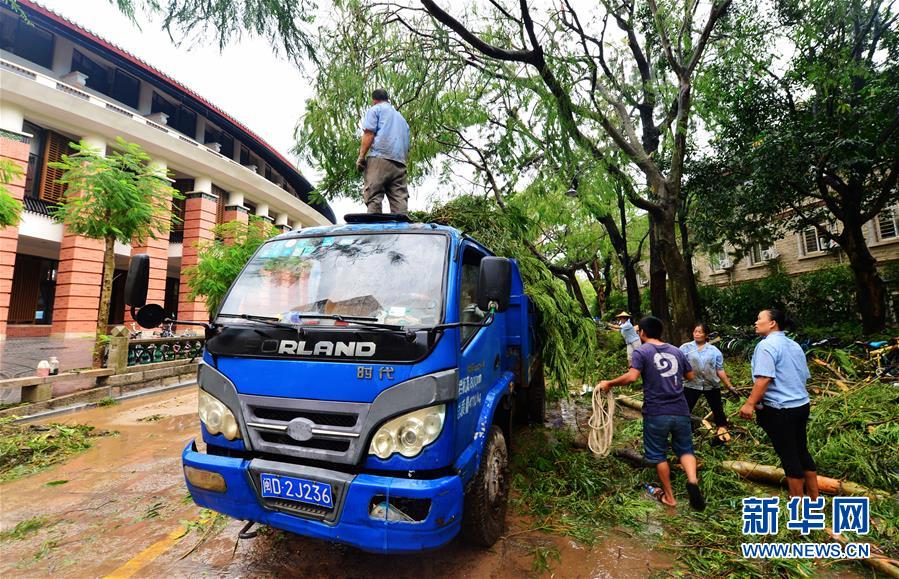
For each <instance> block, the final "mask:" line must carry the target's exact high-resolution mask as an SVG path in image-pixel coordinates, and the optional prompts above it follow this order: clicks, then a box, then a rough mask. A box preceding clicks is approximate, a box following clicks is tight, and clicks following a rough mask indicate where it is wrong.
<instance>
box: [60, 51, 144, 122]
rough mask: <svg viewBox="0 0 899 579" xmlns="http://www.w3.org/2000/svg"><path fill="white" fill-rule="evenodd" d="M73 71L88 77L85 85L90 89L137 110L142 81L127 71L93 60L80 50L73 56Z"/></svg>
mask: <svg viewBox="0 0 899 579" xmlns="http://www.w3.org/2000/svg"><path fill="white" fill-rule="evenodd" d="M72 70H77V71H78V72H83V73H84V74H86V75H87V81H86V82H85V84H86V85H87V87H88V88H90V89H93V90H95V91H97V92H98V93H100V94H105V95H106V96H108V97H110V98H112V99H114V100H117V101H119V102H120V103H122V104H124V105H127V106H129V107H131V108H133V109H136V108H137V104H138V100H139V98H140V81H139V80H137V79H136V78H135V77H133V76H131V75H130V74H128V73H126V72H125V71H123V70H120V69H118V68H111V67H107V66H105V65H103V64H100V63H99V62H96V61H94V60H91V59H90V58H89V57H87V56H85V55H84V54H82V53H81V52H79V51H78V50H75V52H74V53H73V55H72Z"/></svg>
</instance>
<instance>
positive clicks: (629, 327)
mask: <svg viewBox="0 0 899 579" xmlns="http://www.w3.org/2000/svg"><path fill="white" fill-rule="evenodd" d="M615 320H616V321H617V322H618V323H617V324H609V327H610V328H612V329H613V330H616V331H618V332H621V337H622V338H624V343H625V344H627V364H628V366H630V363H631V356H632V354H633V353H634V350H636V349H637V348H639V347H640V336H639V335H638V334H637V328H636V327H635V326H634V324H632V323H631V315H630V314H629V313H628V312H626V311H621V312H620V313H619V314H618V315H617V316H615Z"/></svg>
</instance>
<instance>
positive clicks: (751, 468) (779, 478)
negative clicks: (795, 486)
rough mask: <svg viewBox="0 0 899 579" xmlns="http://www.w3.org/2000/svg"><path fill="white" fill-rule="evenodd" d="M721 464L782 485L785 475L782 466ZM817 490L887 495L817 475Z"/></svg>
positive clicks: (830, 493)
mask: <svg viewBox="0 0 899 579" xmlns="http://www.w3.org/2000/svg"><path fill="white" fill-rule="evenodd" d="M721 466H723V467H724V468H726V469H728V470H731V471H733V472H735V473H737V474H739V475H740V476H742V477H743V478H748V479H750V480H754V481H758V482H764V483H770V484H774V485H781V486H784V485H785V483H786V475H785V474H784V471H783V469H782V468H778V467H776V466H771V465H767V464H758V463H755V462H748V461H742V460H724V461H722V462H721ZM818 490H820V491H821V492H822V493H827V494H829V495H844V494H849V495H861V496H878V497H888V496H889V493H888V492H886V491H882V490H878V489H869V488H867V487H865V486H862V485H860V484H858V483H854V482H850V481H844V480H840V479H836V478H830V477H827V476H821V475H818Z"/></svg>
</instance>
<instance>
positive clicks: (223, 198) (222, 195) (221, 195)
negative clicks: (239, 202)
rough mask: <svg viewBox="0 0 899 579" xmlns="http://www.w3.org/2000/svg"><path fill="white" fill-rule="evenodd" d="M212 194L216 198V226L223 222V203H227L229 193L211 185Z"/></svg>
mask: <svg viewBox="0 0 899 579" xmlns="http://www.w3.org/2000/svg"><path fill="white" fill-rule="evenodd" d="M212 194H213V195H217V196H218V199H217V200H216V205H215V222H216V224H218V225H221V224H222V223H224V222H225V203H227V201H228V196H229V193H228V192H227V191H225V190H224V189H222V188H221V187H219V186H218V185H216V184H215V183H213V184H212Z"/></svg>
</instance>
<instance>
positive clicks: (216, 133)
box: [203, 123, 234, 159]
mask: <svg viewBox="0 0 899 579" xmlns="http://www.w3.org/2000/svg"><path fill="white" fill-rule="evenodd" d="M210 143H218V144H219V145H221V148H220V149H219V153H221V154H222V155H224V156H225V157H228V158H229V159H231V158H232V157H234V139H232V138H231V135H229V134H228V133H226V132H224V131H221V130H219V129H216V128H215V127H213V126H212V125H209V124H208V123H207V125H206V132H205V133H204V134H203V144H204V145H208V144H210Z"/></svg>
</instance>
